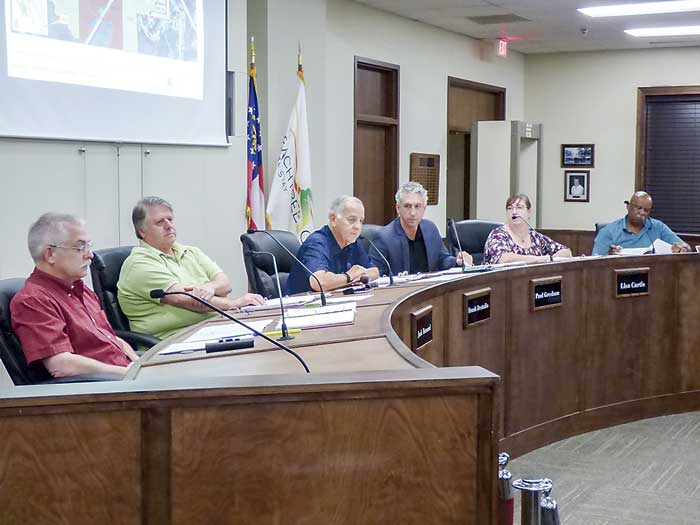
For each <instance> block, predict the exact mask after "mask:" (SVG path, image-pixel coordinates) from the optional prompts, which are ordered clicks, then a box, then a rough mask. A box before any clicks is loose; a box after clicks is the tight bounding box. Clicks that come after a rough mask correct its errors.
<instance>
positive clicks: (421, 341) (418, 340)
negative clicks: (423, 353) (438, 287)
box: [411, 305, 433, 352]
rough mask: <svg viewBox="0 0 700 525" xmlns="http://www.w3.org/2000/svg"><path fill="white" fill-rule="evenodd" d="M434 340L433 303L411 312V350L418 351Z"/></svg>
mask: <svg viewBox="0 0 700 525" xmlns="http://www.w3.org/2000/svg"><path fill="white" fill-rule="evenodd" d="M432 340H433V305H428V306H426V307H424V308H421V309H420V310H418V311H416V312H411V350H413V351H414V352H417V351H418V350H420V349H421V348H423V347H424V346H425V345H427V344H428V343H430V341H432Z"/></svg>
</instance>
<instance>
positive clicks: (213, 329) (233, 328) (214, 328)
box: [158, 319, 272, 355]
mask: <svg viewBox="0 0 700 525" xmlns="http://www.w3.org/2000/svg"><path fill="white" fill-rule="evenodd" d="M271 321H272V319H260V320H257V321H251V322H249V323H246V324H247V325H249V326H250V327H251V328H253V329H254V330H257V331H258V332H262V331H263V329H264V328H265V327H266V326H267V325H268V324H270V322H271ZM252 336H253V332H252V331H250V330H248V329H247V328H244V327H242V326H241V325H239V324H235V323H217V324H213V325H209V326H204V327H202V328H200V329H199V330H197V331H195V332H194V333H192V335H190V336H189V337H188V338H187V339H185V340H184V341H182V342H181V343H174V344H172V345H170V346H168V347H167V348H164V349H163V350H161V351H160V352H158V354H159V355H167V354H182V353H187V352H194V351H197V350H204V345H205V344H206V343H216V342H218V341H220V340H221V339H233V338H237V337H252Z"/></svg>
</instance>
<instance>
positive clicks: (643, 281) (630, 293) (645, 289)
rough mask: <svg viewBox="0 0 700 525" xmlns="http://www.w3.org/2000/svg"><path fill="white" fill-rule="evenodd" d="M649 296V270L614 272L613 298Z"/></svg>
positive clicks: (636, 269)
mask: <svg viewBox="0 0 700 525" xmlns="http://www.w3.org/2000/svg"><path fill="white" fill-rule="evenodd" d="M639 295H649V268H648V267H647V268H629V269H625V270H615V297H617V298H618V299H619V298H621V297H637V296H639Z"/></svg>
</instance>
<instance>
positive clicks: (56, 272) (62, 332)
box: [10, 213, 138, 377]
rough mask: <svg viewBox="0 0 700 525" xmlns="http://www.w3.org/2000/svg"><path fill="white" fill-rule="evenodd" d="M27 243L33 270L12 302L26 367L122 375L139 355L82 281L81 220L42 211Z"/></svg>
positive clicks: (85, 257)
mask: <svg viewBox="0 0 700 525" xmlns="http://www.w3.org/2000/svg"><path fill="white" fill-rule="evenodd" d="M27 241H28V245H29V253H30V254H31V256H32V258H33V259H34V263H35V268H34V271H33V272H32V274H31V275H30V276H29V278H28V279H27V282H26V284H25V285H24V288H22V290H20V291H19V293H17V295H15V297H14V298H13V299H12V302H11V303H10V313H11V316H12V328H13V329H14V331H15V333H16V334H17V336H18V337H19V340H20V343H21V344H22V348H23V349H24V354H25V356H26V358H27V364H31V363H33V362H41V363H43V365H44V366H45V367H46V369H47V370H48V371H49V373H50V374H51V375H52V376H53V377H68V376H74V375H78V374H117V375H124V374H125V373H126V370H127V368H128V367H129V365H130V364H131V363H132V362H133V361H135V360H136V359H138V356H137V355H136V353H135V352H134V350H133V349H132V348H131V346H129V343H127V342H126V341H124V340H123V339H121V338H119V337H117V336H116V334H115V333H114V330H113V329H112V327H111V326H110V324H109V322H108V321H107V317H106V316H105V314H104V312H103V311H102V308H101V307H100V302H99V300H98V299H97V295H95V292H93V291H92V290H90V289H89V288H88V287H87V286H85V285H84V283H83V281H82V279H83V277H85V276H86V275H87V272H88V267H89V266H90V261H91V260H92V257H93V255H92V249H91V244H90V238H89V236H88V234H87V232H86V231H85V224H84V222H83V221H82V220H81V219H78V218H77V217H75V216H73V215H64V214H58V213H45V214H44V215H42V216H41V217H39V219H38V220H37V221H36V222H35V223H34V224H32V226H31V227H30V228H29V235H28V239H27Z"/></svg>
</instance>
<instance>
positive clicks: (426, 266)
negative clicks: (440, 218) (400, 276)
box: [370, 182, 472, 275]
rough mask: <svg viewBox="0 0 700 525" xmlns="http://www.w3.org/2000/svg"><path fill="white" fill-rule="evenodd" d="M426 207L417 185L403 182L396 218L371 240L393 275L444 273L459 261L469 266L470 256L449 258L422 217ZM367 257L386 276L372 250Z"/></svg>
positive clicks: (435, 231) (433, 228)
mask: <svg viewBox="0 0 700 525" xmlns="http://www.w3.org/2000/svg"><path fill="white" fill-rule="evenodd" d="M427 204H428V192H427V191H426V190H425V188H423V186H422V185H420V184H419V183H417V182H407V183H405V184H404V185H403V186H401V188H399V191H398V192H396V212H397V213H398V215H399V216H398V217H397V218H396V219H394V220H393V221H391V222H390V223H389V224H387V225H386V226H384V227H383V228H382V229H381V231H380V232H379V234H378V236H377V239H376V241H375V244H376V245H377V248H378V249H379V250H380V251H381V252H382V253H383V254H384V256H385V257H386V258H387V259H388V260H389V264H391V269H392V271H393V272H394V274H396V273H399V272H409V273H418V272H421V273H425V272H436V271H440V270H447V269H449V268H453V267H454V266H462V261H463V260H464V261H465V262H466V263H467V264H469V265H471V264H472V257H471V255H469V254H468V253H466V252H462V253H461V254H459V255H458V256H457V257H454V256H453V255H450V253H449V252H448V251H447V249H446V248H445V245H444V244H443V243H442V239H441V237H440V232H439V231H438V229H437V226H435V223H434V222H432V221H429V220H428V219H424V218H423V215H424V214H425V208H426V206H427ZM370 256H371V257H372V261H373V262H374V263H375V264H376V265H377V267H378V268H379V273H380V274H383V275H386V274H388V273H389V269H388V268H387V267H386V264H385V263H384V261H383V260H382V258H381V257H380V256H379V255H378V254H377V253H376V252H375V251H374V250H372V251H371V252H370Z"/></svg>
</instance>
